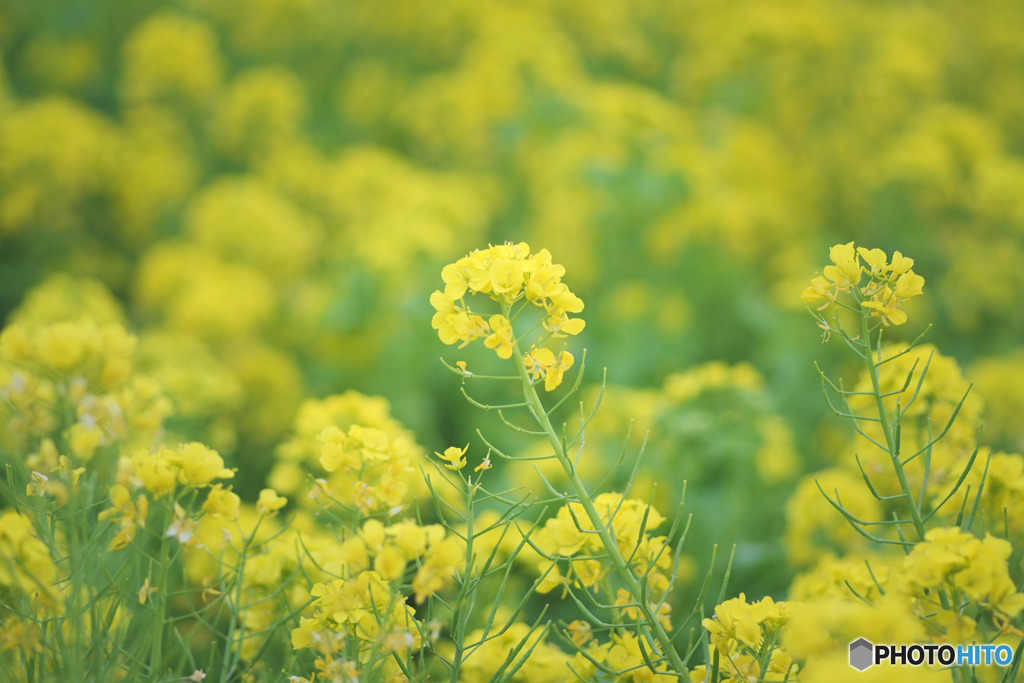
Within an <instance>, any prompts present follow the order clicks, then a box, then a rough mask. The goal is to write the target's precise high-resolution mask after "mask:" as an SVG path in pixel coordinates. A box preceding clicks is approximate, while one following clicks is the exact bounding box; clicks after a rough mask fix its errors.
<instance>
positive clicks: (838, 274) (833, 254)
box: [823, 242, 861, 288]
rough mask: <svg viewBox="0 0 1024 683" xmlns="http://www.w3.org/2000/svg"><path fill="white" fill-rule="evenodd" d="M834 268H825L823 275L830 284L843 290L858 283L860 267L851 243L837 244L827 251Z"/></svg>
mask: <svg viewBox="0 0 1024 683" xmlns="http://www.w3.org/2000/svg"><path fill="white" fill-rule="evenodd" d="M828 255H829V258H830V259H832V263H834V264H835V265H834V266H825V270H824V271H823V272H824V275H825V277H827V278H828V279H829V280H831V281H832V282H834V283H836V284H837V285H839V286H840V288H845V287H846V286H848V285H856V284H857V283H858V282H860V272H861V266H860V263H859V262H858V261H857V254H856V252H855V251H854V249H853V242H848V243H846V244H837V245H835V246H834V247H832V248H831V249H830V250H829V254H828Z"/></svg>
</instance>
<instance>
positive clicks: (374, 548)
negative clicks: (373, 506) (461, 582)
mask: <svg viewBox="0 0 1024 683" xmlns="http://www.w3.org/2000/svg"><path fill="white" fill-rule="evenodd" d="M341 552H342V555H343V557H344V558H345V563H346V567H347V570H348V572H350V573H351V574H352V575H353V576H354V575H355V574H357V573H359V572H362V571H364V570H366V569H367V568H369V567H370V563H371V558H372V565H373V571H374V572H376V573H377V575H379V576H380V577H381V578H383V579H384V580H385V581H401V580H402V578H403V577H404V576H405V573H406V568H407V566H408V565H409V563H410V562H416V563H417V565H418V569H417V570H416V573H415V575H414V577H413V579H412V589H413V591H414V592H415V595H416V602H417V603H422V602H423V601H424V600H426V599H427V597H428V596H431V595H434V594H435V593H438V592H440V591H441V590H442V589H443V588H444V587H445V585H447V584H448V583H449V582H450V581H451V579H452V577H454V576H455V572H456V571H458V570H459V569H460V568H461V567H462V566H463V564H464V563H465V560H466V550H465V544H464V543H463V542H461V541H460V540H459V539H458V538H457V537H455V536H446V535H445V530H444V528H443V527H442V526H440V525H437V524H430V525H426V526H420V525H419V524H417V523H415V522H413V521H411V520H404V521H401V522H396V523H393V524H390V525H388V526H384V524H382V523H381V522H380V521H378V520H376V519H369V520H367V521H366V522H364V523H363V526H362V528H361V529H360V531H359V534H358V535H357V536H353V537H351V538H349V539H348V540H346V541H345V542H344V543H343V544H342V547H341Z"/></svg>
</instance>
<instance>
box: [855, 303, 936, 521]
mask: <svg viewBox="0 0 1024 683" xmlns="http://www.w3.org/2000/svg"><path fill="white" fill-rule="evenodd" d="M870 334H871V333H870V331H869V330H868V316H867V314H865V313H861V335H862V336H863V338H864V344H865V346H866V350H867V357H868V374H869V375H870V377H871V387H872V389H873V390H874V392H873V393H874V398H875V407H876V408H877V409H878V421H879V423H880V424H881V425H882V434H883V435H884V436H885V444H886V446H887V447H888V449H889V456H890V458H892V465H893V469H894V470H895V471H896V478H897V479H898V480H899V483H900V491H902V493H903V497H904V499H905V500H906V501H907V507H909V508H910V518H911V520H912V521H913V522H914V529H915V530H916V531H917V537H918V540H920V541H923V540H924V534H925V528H924V521H923V520H922V519H921V510H920V509H918V507H917V503H916V501H915V500H914V494H913V492H912V491H911V490H910V484H909V483H908V482H907V475H906V473H905V472H904V471H903V463H901V462H900V454H899V451H898V449H897V447H896V439H895V437H894V436H893V433H892V426H891V425H890V424H889V415H888V413H887V412H886V410H885V402H884V401H883V400H882V390H881V388H880V384H879V381H878V365H876V364H875V352H876V351H877V353H878V354H879V355H881V343H879V348H878V349H872V348H871V336H870ZM896 419H899V415H897V416H896Z"/></svg>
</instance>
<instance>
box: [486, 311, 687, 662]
mask: <svg viewBox="0 0 1024 683" xmlns="http://www.w3.org/2000/svg"><path fill="white" fill-rule="evenodd" d="M505 313H506V317H507V313H508V312H507V311H505ZM512 356H513V358H514V359H515V365H516V370H518V372H519V377H520V378H521V379H522V382H523V392H524V394H525V396H526V401H527V403H529V404H530V410H531V411H532V412H533V415H534V417H535V418H536V420H537V423H538V424H539V425H540V427H541V429H542V430H543V431H544V433H545V435H546V436H547V439H548V443H550V444H551V448H552V449H553V450H554V453H555V457H556V458H557V459H558V462H559V464H561V466H562V469H563V470H564V471H565V474H566V476H567V477H568V478H569V482H570V483H571V484H572V487H573V491H574V492H575V493H576V498H577V499H578V500H579V503H580V504H581V505H582V506H583V509H584V511H586V513H587V517H588V518H589V519H590V522H591V523H592V524H593V525H594V529H595V530H596V531H597V534H598V536H599V537H600V539H601V543H602V544H603V545H604V547H605V549H606V550H607V552H608V557H609V558H610V559H611V561H612V564H613V565H614V567H615V571H616V573H617V574H618V575H619V577H620V578H621V579H622V582H623V583H624V584H625V585H626V590H627V591H629V594H630V596H631V597H632V598H633V601H634V602H636V603H637V605H638V606H639V609H640V612H641V613H642V614H643V616H644V621H645V622H646V626H647V632H645V633H644V636H645V637H646V638H647V639H648V641H651V637H652V636H653V639H654V640H656V641H657V643H658V645H659V646H660V647H661V650H662V653H663V655H664V657H665V658H666V659H667V660H668V662H669V664H671V666H672V668H673V669H674V670H675V671H676V673H679V674H683V673H684V672H685V671H686V665H685V664H684V663H683V660H682V659H680V657H679V653H678V652H676V649H675V646H673V645H672V639H671V638H670V637H669V635H668V633H667V632H666V631H665V628H664V627H663V626H662V625H661V622H660V621H658V619H657V617H656V616H655V615H654V614H653V613H652V612H651V608H650V606H649V605H648V604H647V600H646V599H645V595H644V589H643V587H642V586H641V585H640V583H639V582H638V581H637V580H636V577H634V576H633V573H632V572H631V571H630V569H629V566H628V565H627V563H626V560H625V559H624V558H623V557H622V554H621V553H620V552H619V548H618V545H617V544H616V542H615V539H614V538H613V537H612V535H611V533H610V532H609V530H608V527H607V526H605V524H604V522H602V520H601V515H600V514H599V513H598V511H597V508H596V507H595V506H594V502H593V501H592V500H591V498H590V494H589V493H587V489H586V487H585V486H584V485H583V482H582V481H581V480H580V478H579V476H578V475H577V474H576V468H575V467H573V465H572V462H571V461H570V460H569V458H568V457H567V455H566V453H565V449H564V447H563V445H562V441H561V439H560V438H559V436H558V433H557V432H556V431H555V429H554V427H553V426H552V425H551V420H550V419H548V414H547V411H546V410H545V409H544V404H543V402H542V401H541V399H540V396H539V395H538V394H537V390H536V388H535V387H534V385H533V382H532V381H531V380H530V376H529V373H528V372H527V370H526V364H525V363H524V361H523V354H522V352H521V351H520V349H519V342H518V340H515V341H514V342H513V344H512Z"/></svg>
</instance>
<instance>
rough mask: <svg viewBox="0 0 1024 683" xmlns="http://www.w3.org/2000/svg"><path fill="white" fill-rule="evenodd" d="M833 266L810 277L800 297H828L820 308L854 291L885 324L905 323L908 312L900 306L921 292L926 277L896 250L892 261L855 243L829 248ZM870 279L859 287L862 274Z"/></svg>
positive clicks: (817, 299)
mask: <svg viewBox="0 0 1024 683" xmlns="http://www.w3.org/2000/svg"><path fill="white" fill-rule="evenodd" d="M829 258H831V259H832V265H829V266H825V270H824V271H823V275H819V276H817V277H815V278H814V279H813V280H811V285H810V286H809V287H808V288H807V289H805V290H804V292H803V294H802V295H801V298H802V299H803V300H804V301H807V302H809V303H813V302H816V301H819V300H820V299H826V301H825V303H824V304H823V305H822V306H820V307H819V308H818V310H819V311H820V310H823V309H824V308H826V307H827V306H828V305H829V304H831V303H834V302H835V301H836V297H837V296H838V295H839V294H840V293H841V292H847V293H852V294H853V295H854V297H855V299H856V300H857V302H858V303H859V304H860V306H861V307H863V308H866V309H870V311H871V315H872V316H874V317H876V318H881V320H882V323H883V324H885V325H902V324H903V323H905V322H907V314H906V312H905V311H903V310H902V309H901V306H902V305H903V303H904V302H905V301H907V300H908V299H910V298H912V297H915V296H917V295H919V294H920V293H921V290H922V288H923V287H924V278H923V277H921V276H920V275H918V274H917V273H915V272H914V271H913V270H911V268H913V266H914V259H911V258H907V257H906V256H904V255H903V254H901V253H900V252H898V251H897V252H893V255H892V261H891V262H890V261H889V257H888V256H887V255H886V253H885V252H884V251H882V250H881V249H870V250H869V249H865V248H864V247H858V248H857V249H856V250H854V248H853V242H848V243H847V244H837V245H835V246H834V247H832V249H830V250H829ZM861 261H863V263H861ZM862 275H867V282H866V283H865V284H864V285H862V286H860V287H859V288H858V284H860V281H861V279H862V278H861V276H862Z"/></svg>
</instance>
